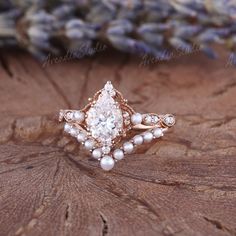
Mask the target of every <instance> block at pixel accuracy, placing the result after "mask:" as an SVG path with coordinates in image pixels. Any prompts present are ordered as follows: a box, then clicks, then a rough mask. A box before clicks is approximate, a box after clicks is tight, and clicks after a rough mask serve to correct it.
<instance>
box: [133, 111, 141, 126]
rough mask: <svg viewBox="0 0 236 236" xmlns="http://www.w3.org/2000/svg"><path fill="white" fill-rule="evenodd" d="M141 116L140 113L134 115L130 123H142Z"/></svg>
mask: <svg viewBox="0 0 236 236" xmlns="http://www.w3.org/2000/svg"><path fill="white" fill-rule="evenodd" d="M142 119H143V118H142V115H141V114H140V113H135V114H133V115H132V116H131V122H132V124H133V125H139V124H141V123H142Z"/></svg>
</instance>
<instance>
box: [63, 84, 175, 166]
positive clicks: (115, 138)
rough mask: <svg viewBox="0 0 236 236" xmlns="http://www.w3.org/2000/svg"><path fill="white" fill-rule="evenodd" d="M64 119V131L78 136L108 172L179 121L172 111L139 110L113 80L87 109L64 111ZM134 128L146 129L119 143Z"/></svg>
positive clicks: (91, 101)
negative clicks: (130, 104) (135, 150)
mask: <svg viewBox="0 0 236 236" xmlns="http://www.w3.org/2000/svg"><path fill="white" fill-rule="evenodd" d="M63 120H65V121H66V123H65V125H64V131H65V132H67V133H69V134H70V135H71V136H73V137H75V138H77V140H78V142H80V143H82V144H83V145H84V147H85V149H87V150H89V151H90V152H91V153H92V157H93V158H95V159H97V160H99V161H100V165H101V167H102V168H103V169H104V170H106V171H108V170H111V169H112V168H113V167H114V164H115V161H119V160H121V159H123V158H124V155H125V154H130V153H132V152H133V151H134V148H135V147H136V146H138V145H141V144H143V143H148V142H151V141H152V140H153V139H157V138H160V137H162V136H163V134H164V132H165V131H167V130H168V128H170V127H171V126H173V125H174V124H175V118H174V116H173V115H171V114H166V115H157V114H155V113H148V114H140V113H136V112H135V111H134V110H133V109H132V108H131V107H130V106H129V105H128V104H127V100H125V99H124V98H123V96H122V94H121V93H120V92H119V91H117V90H116V89H114V88H113V86H112V84H111V82H110V81H108V82H107V83H106V84H105V86H104V88H103V89H101V90H100V91H98V92H97V93H96V94H95V95H94V97H93V99H91V98H90V99H89V104H88V105H87V106H85V107H84V108H83V109H81V110H61V111H60V114H59V121H63ZM131 129H144V130H146V131H145V132H143V133H141V134H138V135H135V136H134V137H133V138H132V139H131V140H129V141H126V142H124V143H123V144H122V145H120V146H118V144H119V143H120V142H121V139H122V138H123V137H125V136H126V134H127V132H128V131H129V130H131Z"/></svg>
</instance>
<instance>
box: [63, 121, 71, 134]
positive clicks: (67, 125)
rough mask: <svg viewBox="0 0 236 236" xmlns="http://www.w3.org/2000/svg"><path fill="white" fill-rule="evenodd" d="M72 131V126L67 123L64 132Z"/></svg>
mask: <svg viewBox="0 0 236 236" xmlns="http://www.w3.org/2000/svg"><path fill="white" fill-rule="evenodd" d="M70 130H71V126H70V125H69V124H68V123H65V125H64V131H65V132H67V133H69V132H70Z"/></svg>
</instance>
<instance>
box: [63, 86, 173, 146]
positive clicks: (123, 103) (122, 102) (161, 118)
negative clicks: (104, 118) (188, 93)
mask: <svg viewBox="0 0 236 236" xmlns="http://www.w3.org/2000/svg"><path fill="white" fill-rule="evenodd" d="M114 90H115V92H116V95H115V96H114V97H113V99H114V100H115V101H116V102H117V104H118V105H119V108H120V109H121V110H122V113H124V112H126V113H127V114H128V116H129V119H130V118H131V116H132V115H133V114H135V113H136V112H135V111H134V109H133V108H131V107H130V106H129V105H128V104H127V100H126V99H124V97H123V95H122V94H121V93H120V92H119V91H117V90H116V89H114ZM101 92H102V89H101V90H99V91H98V92H96V93H95V95H94V97H93V98H89V99H88V100H89V103H88V104H87V105H86V106H85V107H84V108H83V109H81V110H80V111H81V112H83V113H84V114H85V119H84V120H83V121H82V122H78V121H75V120H72V119H69V118H68V116H67V114H68V113H70V112H76V111H78V110H69V109H67V110H60V114H59V121H60V122H61V121H63V119H64V120H65V121H66V122H67V123H69V124H73V125H74V126H76V127H77V128H78V129H80V130H84V131H85V132H86V133H87V134H88V135H89V137H90V138H92V137H91V133H90V130H89V128H88V126H87V124H86V113H87V111H88V110H89V109H90V108H91V107H93V105H94V104H95V103H96V101H97V99H98V97H99V95H100V94H101ZM142 116H143V117H144V119H145V117H146V116H154V117H157V118H158V121H157V122H155V123H151V124H145V120H144V119H143V121H142V123H141V124H139V125H132V123H131V121H130V123H129V124H126V123H125V119H124V117H123V130H121V131H120V135H119V136H118V137H116V138H115V139H114V140H113V141H112V143H113V145H112V146H115V145H116V144H117V143H119V142H120V141H121V139H122V137H125V136H126V134H127V132H128V131H129V130H131V129H135V130H150V129H153V128H157V127H159V128H163V131H166V130H167V129H168V128H169V127H171V126H173V125H174V123H173V124H171V125H167V124H166V122H165V118H166V117H167V116H171V117H173V118H174V116H173V115H171V114H166V115H158V114H156V113H148V114H142ZM97 144H98V145H99V143H97Z"/></svg>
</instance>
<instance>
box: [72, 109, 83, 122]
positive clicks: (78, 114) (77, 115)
mask: <svg viewBox="0 0 236 236" xmlns="http://www.w3.org/2000/svg"><path fill="white" fill-rule="evenodd" d="M73 118H74V119H75V120H77V121H79V122H82V121H83V120H84V113H83V112H82V111H76V112H74V116H73Z"/></svg>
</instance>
